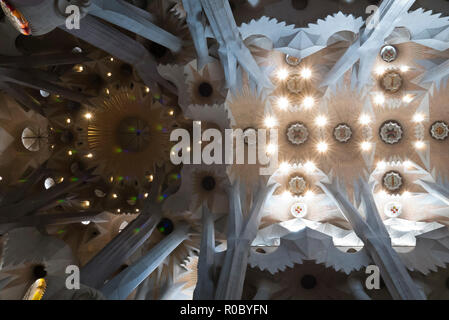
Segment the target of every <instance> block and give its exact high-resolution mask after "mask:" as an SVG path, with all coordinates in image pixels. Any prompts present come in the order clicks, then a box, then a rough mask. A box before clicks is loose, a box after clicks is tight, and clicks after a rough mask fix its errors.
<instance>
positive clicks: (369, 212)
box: [319, 181, 425, 300]
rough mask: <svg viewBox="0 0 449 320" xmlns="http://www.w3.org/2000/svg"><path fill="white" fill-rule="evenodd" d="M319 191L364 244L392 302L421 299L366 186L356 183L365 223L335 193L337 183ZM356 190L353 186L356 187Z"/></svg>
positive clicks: (346, 202) (352, 208) (345, 201)
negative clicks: (358, 187)
mask: <svg viewBox="0 0 449 320" xmlns="http://www.w3.org/2000/svg"><path fill="white" fill-rule="evenodd" d="M319 185H320V187H321V188H322V189H323V191H324V192H325V193H326V194H327V195H328V196H329V197H330V198H331V199H333V200H334V202H335V204H336V205H337V207H338V208H339V209H340V211H341V212H342V213H343V215H344V216H345V217H346V219H348V221H349V222H350V223H351V225H352V227H353V229H354V231H355V233H356V234H357V236H358V237H359V238H360V239H361V240H362V241H363V243H364V244H365V248H366V249H367V251H368V253H369V255H370V256H371V259H372V260H373V261H374V263H375V264H376V265H377V266H378V267H379V269H380V273H381V275H382V279H383V280H384V281H385V285H386V286H387V288H388V290H389V291H390V293H391V295H392V297H393V299H402V300H421V299H425V297H424V296H423V295H422V292H421V291H420V290H419V289H418V288H417V287H416V285H415V283H414V282H413V280H412V278H411V277H410V275H409V273H408V271H407V269H406V267H405V265H404V264H403V263H402V261H401V259H400V257H399V255H398V254H397V252H396V251H395V250H394V249H393V247H392V246H391V239H390V237H389V234H388V231H387V230H386V228H385V225H384V224H383V222H382V220H381V219H380V215H379V212H378V211H377V207H376V204H375V202H374V198H373V195H372V192H371V190H370V188H369V186H368V184H367V183H366V182H364V181H360V183H359V186H360V193H361V196H362V200H363V202H364V204H365V213H366V221H365V220H363V218H362V217H361V215H360V214H359V212H358V211H357V209H356V208H355V207H354V205H353V204H352V203H351V202H350V201H349V200H348V198H347V197H346V196H344V195H343V194H342V192H341V191H340V190H339V188H338V185H337V183H335V182H334V183H332V184H325V183H319ZM356 187H357V186H356Z"/></svg>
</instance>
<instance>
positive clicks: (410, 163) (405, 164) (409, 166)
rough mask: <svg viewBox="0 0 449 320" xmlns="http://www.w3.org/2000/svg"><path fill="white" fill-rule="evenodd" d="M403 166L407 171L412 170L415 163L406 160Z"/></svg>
mask: <svg viewBox="0 0 449 320" xmlns="http://www.w3.org/2000/svg"><path fill="white" fill-rule="evenodd" d="M402 165H403V166H404V167H405V168H406V169H410V168H411V167H413V163H412V162H411V161H409V160H406V161H404V162H403V163H402Z"/></svg>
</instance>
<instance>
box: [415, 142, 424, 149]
mask: <svg viewBox="0 0 449 320" xmlns="http://www.w3.org/2000/svg"><path fill="white" fill-rule="evenodd" d="M425 147H426V144H425V143H424V142H423V141H416V142H415V148H416V149H418V150H420V149H424V148H425Z"/></svg>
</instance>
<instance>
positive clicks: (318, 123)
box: [315, 116, 327, 127]
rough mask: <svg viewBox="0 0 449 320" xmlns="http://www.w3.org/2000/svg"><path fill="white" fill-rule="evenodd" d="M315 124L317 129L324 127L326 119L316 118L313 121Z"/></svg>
mask: <svg viewBox="0 0 449 320" xmlns="http://www.w3.org/2000/svg"><path fill="white" fill-rule="evenodd" d="M315 123H316V125H317V126H319V127H324V126H325V125H326V124H327V118H326V117H325V116H318V117H317V118H316V119H315Z"/></svg>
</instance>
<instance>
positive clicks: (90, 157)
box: [86, 153, 94, 159]
mask: <svg viewBox="0 0 449 320" xmlns="http://www.w3.org/2000/svg"><path fill="white" fill-rule="evenodd" d="M86 157H87V158H89V159H92V158H93V157H94V155H93V154H92V153H89V154H88V155H86Z"/></svg>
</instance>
